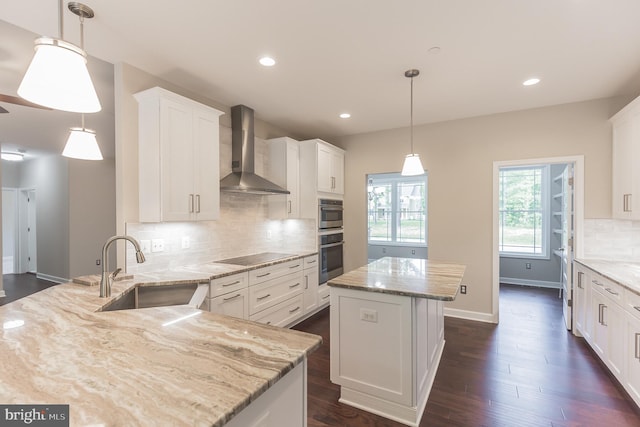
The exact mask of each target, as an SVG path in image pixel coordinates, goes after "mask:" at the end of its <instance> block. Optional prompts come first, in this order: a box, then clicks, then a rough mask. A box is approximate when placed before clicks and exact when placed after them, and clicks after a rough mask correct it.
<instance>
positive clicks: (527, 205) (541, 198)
mask: <svg viewBox="0 0 640 427" xmlns="http://www.w3.org/2000/svg"><path fill="white" fill-rule="evenodd" d="M548 182H549V167H548V166H527V167H508V168H501V169H500V181H499V186H500V188H499V191H500V201H499V203H500V219H499V227H500V228H499V246H500V248H499V249H500V255H503V256H526V257H537V256H538V257H546V256H548V247H547V246H548V242H547V241H548V239H547V237H546V236H547V235H548V233H547V231H546V230H547V227H548V223H549V214H548V203H547V202H546V200H547V188H548Z"/></svg>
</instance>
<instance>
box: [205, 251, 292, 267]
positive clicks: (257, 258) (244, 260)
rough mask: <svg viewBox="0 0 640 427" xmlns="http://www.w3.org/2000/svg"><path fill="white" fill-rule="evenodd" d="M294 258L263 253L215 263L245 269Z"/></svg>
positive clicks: (280, 254) (275, 253) (281, 254)
mask: <svg viewBox="0 0 640 427" xmlns="http://www.w3.org/2000/svg"><path fill="white" fill-rule="evenodd" d="M292 256H294V255H292V254H283V253H278V252H262V253H260V254H253V255H246V256H239V257H236V258H227V259H222V260H220V261H215V262H216V263H219V264H235V265H242V266H245V267H249V266H252V265H258V264H263V263H265V262H270V261H276V260H279V259H282V258H289V257H292Z"/></svg>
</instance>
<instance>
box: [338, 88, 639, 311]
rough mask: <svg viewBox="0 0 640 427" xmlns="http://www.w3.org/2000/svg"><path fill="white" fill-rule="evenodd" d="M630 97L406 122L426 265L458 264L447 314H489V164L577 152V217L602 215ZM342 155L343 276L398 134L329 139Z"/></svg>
mask: <svg viewBox="0 0 640 427" xmlns="http://www.w3.org/2000/svg"><path fill="white" fill-rule="evenodd" d="M631 99H632V98H631V97H623V98H608V99H599V100H592V101H586V102H580V103H574V104H566V105H557V106H552V107H545V108H537V109H532V110H525V111H514V112H509V113H502V114H495V115H490V116H482V117H474V118H468V119H463V120H453V121H448V122H442V123H434V124H428V125H421V126H416V127H415V128H414V149H415V152H416V153H418V154H419V155H420V157H421V159H422V161H423V164H424V166H425V168H426V169H427V170H428V172H429V191H428V194H429V196H428V197H429V199H428V203H429V231H428V239H429V241H428V247H429V259H432V260H443V261H457V262H460V263H462V264H465V265H466V266H467V268H466V271H465V276H464V281H465V283H466V284H467V294H466V295H460V296H458V298H457V299H456V300H455V301H454V302H452V303H448V304H447V307H448V308H453V309H457V310H465V311H468V312H472V313H476V314H477V316H476V317H480V316H485V317H486V315H491V314H492V312H493V311H492V308H493V307H492V306H493V164H494V162H495V161H511V160H521V159H538V158H545V157H561V156H576V155H584V159H585V165H584V167H585V217H586V218H610V217H611V124H610V123H609V121H608V119H609V117H611V116H612V115H613V114H615V113H616V112H617V111H619V110H620V108H622V107H623V106H624V105H626V103H628V102H629V101H630V100H631ZM330 142H337V143H338V145H340V146H341V147H342V148H345V149H346V159H345V224H344V228H345V241H346V245H345V270H347V271H349V270H353V269H354V268H356V267H359V266H362V265H364V264H365V263H366V262H367V224H366V219H367V216H366V207H367V202H366V180H365V177H366V175H367V174H369V173H381V172H389V171H393V170H399V169H400V168H401V166H402V161H403V159H404V156H405V155H406V154H407V152H408V149H409V131H408V129H407V128H403V129H391V130H387V131H380V132H372V133H366V134H359V135H351V136H347V137H344V138H341V139H336V140H335V141H330Z"/></svg>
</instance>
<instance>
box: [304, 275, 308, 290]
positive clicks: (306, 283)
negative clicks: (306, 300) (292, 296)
mask: <svg viewBox="0 0 640 427" xmlns="http://www.w3.org/2000/svg"><path fill="white" fill-rule="evenodd" d="M304 288H305V289H309V276H304Z"/></svg>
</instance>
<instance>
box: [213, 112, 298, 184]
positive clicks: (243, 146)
mask: <svg viewBox="0 0 640 427" xmlns="http://www.w3.org/2000/svg"><path fill="white" fill-rule="evenodd" d="M231 131H232V133H231V170H232V172H231V173H230V174H229V175H227V176H225V177H224V178H222V180H220V191H226V192H228V193H249V194H264V195H268V194H289V191H288V190H286V189H284V188H282V187H280V186H279V185H276V184H274V183H273V182H271V181H269V180H266V179H264V178H263V177H261V176H259V175H256V174H255V133H254V130H253V109H251V108H249V107H247V106H246V105H236V106H235V107H231Z"/></svg>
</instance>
